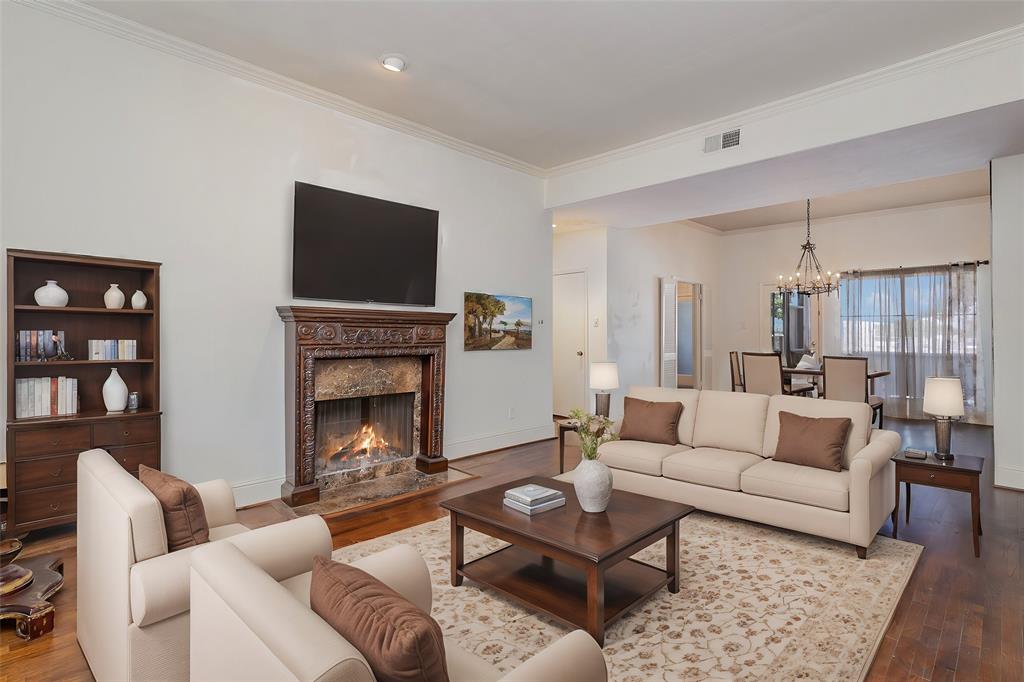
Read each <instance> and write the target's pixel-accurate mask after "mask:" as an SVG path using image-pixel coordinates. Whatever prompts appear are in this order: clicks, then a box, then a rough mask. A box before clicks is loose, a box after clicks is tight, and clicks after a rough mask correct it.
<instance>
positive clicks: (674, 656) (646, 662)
mask: <svg viewBox="0 0 1024 682" xmlns="http://www.w3.org/2000/svg"><path fill="white" fill-rule="evenodd" d="M681 525H682V530H681V533H680V534H681V536H682V538H681V544H680V562H681V564H682V567H681V574H680V578H681V589H680V591H679V593H678V594H671V593H670V592H668V590H667V589H663V590H661V591H660V592H658V593H657V594H655V595H654V596H653V597H651V598H650V599H649V600H647V601H646V602H644V603H643V604H641V605H639V606H637V607H636V608H635V609H634V610H633V611H631V612H630V613H629V614H627V615H626V616H625V617H624V618H623V619H621V620H620V621H618V622H617V623H615V624H614V625H613V626H612V627H611V628H609V629H608V632H607V634H606V640H605V648H604V655H605V659H606V660H607V662H608V670H609V673H610V679H612V680H616V681H618V680H623V681H629V682H632V681H634V680H637V681H639V680H704V679H736V680H755V679H758V680H760V679H769V680H793V679H799V678H803V679H811V680H851V679H854V680H856V679H862V678H863V677H864V675H866V673H867V670H868V667H869V666H870V663H871V659H872V657H873V656H874V652H875V650H876V649H877V647H878V644H879V642H880V641H881V639H882V636H883V634H884V632H885V628H886V627H887V625H888V623H889V619H890V618H891V616H892V612H893V610H894V609H895V607H896V603H897V602H898V601H899V598H900V595H901V594H902V592H903V589H904V587H905V586H906V584H907V581H908V580H909V579H910V574H911V573H912V572H913V570H914V566H915V565H916V563H917V560H918V557H919V556H920V554H921V550H922V547H920V546H919V545H915V544H911V543H909V542H903V541H900V540H892V539H890V538H885V537H876V538H875V541H874V543H872V545H871V547H870V548H869V550H868V558H867V559H866V560H861V559H858V558H857V555H856V552H855V551H854V549H853V547H851V546H850V545H846V544H842V543H839V542H832V541H830V540H823V539H820V538H815V537H812V536H809V535H802V534H800V533H792V532H789V531H785V530H779V529H775V528H769V527H765V526H759V525H756V524H751V523H746V522H744V521H738V520H735V519H729V518H725V517H720V516H713V515H709V514H702V513H699V512H696V513H693V514H691V515H690V516H688V517H686V518H685V519H683V521H682V524H681ZM401 543H406V544H410V545H413V546H414V547H416V548H417V549H418V550H419V551H420V553H421V554H422V555H423V557H424V558H425V559H426V561H427V565H428V566H429V567H430V575H431V578H432V580H433V583H434V608H433V614H432V615H433V616H434V618H436V619H437V621H438V623H440V625H441V628H442V629H443V631H444V636H445V640H446V642H448V643H450V644H457V645H459V646H462V647H463V648H465V649H468V650H470V651H473V652H474V653H475V654H477V655H478V656H480V657H481V658H484V659H486V660H488V661H490V662H491V663H493V664H494V665H496V666H497V667H498V668H500V669H501V670H503V671H508V670H511V669H513V668H515V667H516V665H518V664H519V663H520V662H522V661H524V660H526V659H528V658H530V657H531V656H532V655H533V654H535V653H536V652H538V651H540V650H541V649H543V648H544V647H545V646H547V645H548V644H550V643H551V642H553V641H555V640H556V639H558V638H559V637H561V636H562V635H564V634H565V633H566V632H568V631H569V629H568V628H566V627H565V626H563V625H561V624H559V623H557V622H554V621H552V620H550V619H548V618H547V617H545V616H541V615H538V614H536V613H534V612H531V611H530V610H529V609H528V608H525V607H522V606H520V605H519V604H517V603H515V602H512V601H510V600H508V599H506V598H504V597H502V596H500V595H499V594H497V593H496V592H493V591H490V590H488V589H487V588H485V587H480V586H478V585H476V584H475V583H473V582H472V581H469V580H467V581H466V582H465V583H464V584H463V586H462V587H458V588H454V587H452V586H451V585H450V584H449V573H448V557H449V552H448V549H449V548H448V545H449V522H448V519H439V520H437V521H432V522H430V523H425V524H423V525H420V526H415V527H413V528H408V529H406V530H403V531H399V532H397V533H393V534H391V535H387V536H384V537H380V538H376V539H374V540H370V541H367V542H363V543H360V544H357V545H352V546H350V547H345V548H343V549H341V550H338V551H337V552H336V553H335V556H336V558H339V559H341V560H352V559H356V558H359V557H363V556H366V555H368V554H372V553H374V552H378V551H380V550H382V549H385V548H387V547H390V546H392V545H395V544H401ZM503 545H504V543H502V542H499V541H497V540H494V539H492V538H488V537H486V536H484V535H481V534H479V533H475V532H473V531H470V530H467V531H466V550H465V556H466V561H467V562H468V561H470V560H471V559H474V558H476V557H478V556H481V555H483V554H486V553H488V552H490V551H493V550H495V549H498V548H500V547H502V546H503ZM664 557H665V548H664V541H662V542H659V543H657V544H655V545H652V546H651V547H648V548H647V549H645V550H643V551H642V552H640V553H639V554H638V555H636V558H638V559H640V560H643V561H646V562H648V563H651V564H653V565H655V566H664Z"/></svg>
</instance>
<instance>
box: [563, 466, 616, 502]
mask: <svg viewBox="0 0 1024 682" xmlns="http://www.w3.org/2000/svg"><path fill="white" fill-rule="evenodd" d="M574 474H575V475H574V476H573V479H572V484H573V487H575V488H576V497H577V498H578V499H579V501H580V507H582V508H583V511H585V512H603V511H604V510H605V509H607V508H608V501H609V500H610V499H611V497H612V470H611V469H609V468H608V466H607V465H606V464H605V463H604V462H599V461H598V460H596V459H584V460H582V461H581V462H580V463H579V466H577V467H576V471H575V472H574Z"/></svg>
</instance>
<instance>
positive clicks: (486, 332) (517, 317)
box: [462, 291, 533, 350]
mask: <svg viewBox="0 0 1024 682" xmlns="http://www.w3.org/2000/svg"><path fill="white" fill-rule="evenodd" d="M462 338H463V343H464V348H465V349H466V350H528V349H530V348H533V299H531V298H526V297H523V296H506V295H498V294H483V293H479V292H473V291H467V292H466V294H465V305H464V308H463V326H462Z"/></svg>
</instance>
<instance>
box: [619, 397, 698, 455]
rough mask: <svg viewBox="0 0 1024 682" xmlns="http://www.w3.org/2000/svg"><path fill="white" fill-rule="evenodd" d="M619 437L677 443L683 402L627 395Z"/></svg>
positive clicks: (649, 441)
mask: <svg viewBox="0 0 1024 682" xmlns="http://www.w3.org/2000/svg"><path fill="white" fill-rule="evenodd" d="M623 408H624V409H623V415H622V426H621V427H620V428H619V438H621V439H622V440H642V441H645V442H647V443H664V444H665V445H675V444H676V443H678V442H679V415H681V414H682V412H683V404H682V403H679V402H676V401H675V400H671V401H669V402H664V403H656V402H651V401H650V400H641V399H640V398H632V397H630V396H626V398H625V401H624V406H623Z"/></svg>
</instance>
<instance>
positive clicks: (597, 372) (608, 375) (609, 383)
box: [590, 362, 619, 417]
mask: <svg viewBox="0 0 1024 682" xmlns="http://www.w3.org/2000/svg"><path fill="white" fill-rule="evenodd" d="M618 387H619V366H618V365H616V364H615V363H614V362H592V363H590V388H592V389H594V390H596V391H598V393H597V394H595V396H594V400H595V404H594V408H595V413H596V414H598V415H600V416H602V417H607V416H608V413H609V412H610V409H611V401H612V394H611V393H608V391H612V390H614V389H616V388H618Z"/></svg>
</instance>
